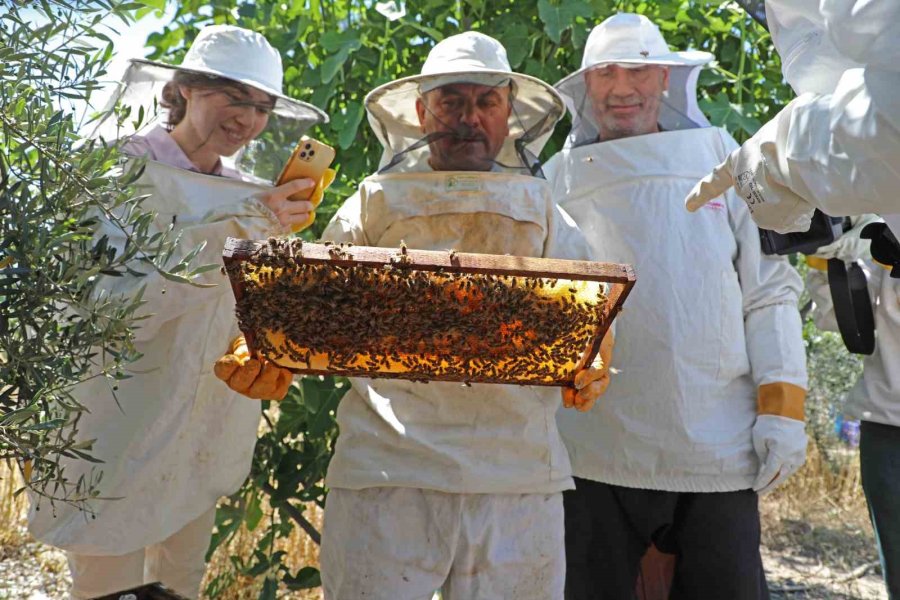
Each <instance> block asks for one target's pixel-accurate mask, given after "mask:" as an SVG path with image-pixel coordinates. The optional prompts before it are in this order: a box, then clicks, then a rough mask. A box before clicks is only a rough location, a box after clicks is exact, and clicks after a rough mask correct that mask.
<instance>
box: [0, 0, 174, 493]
mask: <svg viewBox="0 0 900 600" xmlns="http://www.w3.org/2000/svg"><path fill="white" fill-rule="evenodd" d="M103 19H109V20H115V22H116V23H118V24H123V25H124V24H127V23H128V22H129V21H130V12H129V8H128V7H127V6H126V5H122V4H121V3H111V2H99V1H98V2H94V3H91V4H90V5H86V6H79V7H78V8H77V9H75V8H73V7H71V6H70V5H69V4H68V3H66V2H62V1H46V2H42V3H40V4H35V5H34V6H32V7H30V8H27V9H26V8H20V7H18V6H17V5H15V4H13V5H10V6H8V7H7V8H6V9H5V10H4V11H3V12H2V13H0V81H2V83H0V211H2V214H3V221H2V224H0V231H2V237H0V312H2V318H0V459H14V460H16V461H18V462H19V464H20V465H21V466H22V467H23V470H24V471H25V472H26V478H27V479H29V482H28V484H27V487H28V488H30V489H31V491H32V492H33V493H34V495H35V496H36V497H37V498H39V499H40V498H46V499H47V500H49V501H50V502H51V503H53V502H55V501H64V502H72V503H75V504H77V505H79V506H81V507H83V508H86V509H88V510H89V509H90V504H89V501H90V500H91V499H93V498H96V497H97V495H98V492H97V489H96V484H97V483H98V481H99V478H100V476H101V470H102V466H98V467H97V469H95V471H94V472H93V474H92V475H90V476H89V477H79V478H78V479H77V480H75V481H71V480H69V479H68V478H67V477H66V474H65V472H64V468H63V467H62V466H61V464H60V458H61V457H69V458H76V459H77V458H81V459H83V460H87V461H92V462H97V461H96V459H94V458H93V457H92V456H91V446H92V442H93V440H80V439H78V436H77V433H78V422H79V419H80V416H81V414H82V412H83V411H84V407H83V406H82V405H81V404H80V403H79V402H78V400H77V399H76V397H75V395H73V386H74V385H75V384H77V383H78V382H81V381H84V380H85V379H88V378H92V377H103V378H105V379H107V380H108V383H109V386H110V387H111V388H112V389H116V386H117V382H118V381H120V380H122V379H125V378H127V377H129V375H128V372H127V368H126V367H127V365H128V363H129V362H131V361H133V360H135V359H137V358H138V357H139V354H138V353H137V352H136V351H135V348H134V345H133V337H134V336H133V325H134V324H135V321H136V319H137V317H138V312H139V308H140V305H141V299H140V296H137V297H132V298H122V297H119V298H116V297H110V296H109V295H108V294H102V293H100V286H99V283H100V281H101V279H103V278H104V277H121V276H122V275H125V274H127V273H131V274H134V272H133V270H132V269H131V266H132V265H134V264H135V261H139V262H142V263H147V264H149V265H151V266H152V267H154V268H158V266H159V265H160V264H162V262H163V261H165V260H167V259H168V258H170V255H171V250H172V244H171V241H170V240H169V239H168V236H167V235H166V234H165V233H151V231H150V223H151V221H152V215H149V214H146V213H144V212H142V211H141V208H140V206H141V198H140V197H136V196H135V195H134V194H133V193H132V191H131V189H130V184H131V183H133V182H134V180H135V179H136V178H137V177H138V176H139V174H140V165H138V164H134V165H132V166H126V165H124V164H123V161H122V160H121V158H120V155H119V152H118V149H117V147H116V145H115V144H109V145H107V144H104V143H101V142H95V141H90V140H85V139H83V138H82V136H81V135H80V134H79V131H78V129H79V126H80V123H79V120H78V119H79V117H78V115H79V114H80V113H81V112H83V110H84V109H83V108H79V107H83V106H84V105H86V104H88V103H89V102H90V100H91V98H92V95H93V94H94V92H95V91H96V89H97V82H98V79H99V78H101V77H102V76H103V75H104V74H105V67H106V64H107V63H108V62H109V59H110V57H111V56H112V53H113V47H112V42H111V41H110V38H109V37H108V36H107V35H106V33H104V30H105V28H106V27H107V24H105V22H104V21H103ZM127 117H128V115H126V114H120V115H118V118H127ZM101 219H104V220H107V221H109V222H110V223H111V224H112V226H113V227H118V228H119V229H120V230H121V231H122V232H123V233H124V235H125V236H126V237H127V239H128V241H129V245H128V247H127V248H126V249H124V250H122V251H120V250H117V249H116V248H113V247H112V246H111V244H110V243H109V240H108V238H107V237H105V236H103V237H97V236H96V235H95V232H96V231H97V226H98V224H99V222H100V220H101ZM176 272H177V273H178V274H177V275H176V274H175V273H176ZM165 274H166V275H167V276H170V277H173V278H177V279H190V278H191V276H192V272H191V271H190V270H188V269H187V268H186V263H182V264H178V265H175V267H172V269H171V272H165ZM28 475H30V478H29V477H27V476H28ZM23 490H24V488H23ZM23 490H19V492H21V491H23Z"/></svg>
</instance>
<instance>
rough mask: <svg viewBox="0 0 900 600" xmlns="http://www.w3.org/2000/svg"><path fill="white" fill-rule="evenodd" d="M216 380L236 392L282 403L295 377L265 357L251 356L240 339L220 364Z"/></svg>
mask: <svg viewBox="0 0 900 600" xmlns="http://www.w3.org/2000/svg"><path fill="white" fill-rule="evenodd" d="M213 370H214V372H215V374H216V377H218V378H219V379H221V380H222V381H224V382H225V383H226V384H228V387H230V388H231V389H233V390H234V391H236V392H238V393H240V394H243V395H244V396H247V397H248V398H253V399H255V400H282V399H283V398H284V397H285V396H286V395H287V392H288V389H290V387H291V383H292V382H293V380H294V374H293V373H291V371H290V370H289V369H284V368H282V367H279V366H278V365H276V364H275V363H273V362H271V361H269V360H266V359H265V358H263V357H262V356H255V357H251V356H250V350H249V349H248V348H247V341H246V340H245V339H244V336H242V335H240V336H238V337H236V338H235V339H234V340H233V341H232V342H231V345H230V346H229V349H228V352H226V353H225V355H224V356H222V357H221V358H220V359H219V360H217V361H216V364H215V367H214V369H213Z"/></svg>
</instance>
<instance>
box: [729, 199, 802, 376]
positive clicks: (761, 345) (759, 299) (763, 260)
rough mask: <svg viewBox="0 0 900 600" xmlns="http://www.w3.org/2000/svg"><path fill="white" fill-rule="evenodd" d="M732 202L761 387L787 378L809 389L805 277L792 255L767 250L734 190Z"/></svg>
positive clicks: (747, 324) (752, 355)
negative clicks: (802, 316) (802, 299)
mask: <svg viewBox="0 0 900 600" xmlns="http://www.w3.org/2000/svg"><path fill="white" fill-rule="evenodd" d="M728 208H729V213H730V215H731V219H732V228H733V230H734V235H735V238H736V241H737V245H738V251H737V258H736V259H735V262H734V267H735V270H736V271H737V274H738V278H739V280H740V284H741V292H742V295H743V304H744V306H743V308H744V332H745V337H746V341H747V355H748V357H749V359H750V368H751V375H752V377H753V381H754V383H755V384H756V385H757V387H760V386H764V385H767V384H780V383H787V384H791V385H794V386H797V387H798V388H803V389H804V390H805V389H806V387H807V376H806V350H805V348H804V344H803V326H802V323H801V319H800V313H799V310H798V308H797V305H798V302H799V297H800V292H801V290H802V287H803V282H802V280H801V278H800V275H799V274H798V273H797V272H796V271H795V270H794V268H793V267H792V266H791V264H790V263H789V262H788V260H787V259H786V258H784V257H781V256H768V255H765V254H763V253H762V249H761V245H760V239H759V229H758V228H757V227H756V225H755V224H754V223H753V221H752V219H751V218H750V213H749V211H748V210H747V207H746V206H745V205H744V203H743V201H741V200H740V199H739V198H737V197H736V195H735V194H734V193H733V192H729V194H728Z"/></svg>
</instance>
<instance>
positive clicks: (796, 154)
mask: <svg viewBox="0 0 900 600" xmlns="http://www.w3.org/2000/svg"><path fill="white" fill-rule="evenodd" d="M776 119H786V120H787V122H786V123H784V122H782V123H781V127H779V130H781V131H787V135H786V136H784V137H780V136H779V138H777V139H775V140H774V143H775V145H776V146H777V148H776V149H775V154H776V155H777V156H778V157H779V160H778V161H777V162H778V165H779V170H780V171H781V172H780V173H779V175H780V179H781V180H782V182H783V183H784V185H785V186H786V187H788V188H790V189H791V190H793V191H794V192H796V193H797V194H798V195H800V196H801V197H803V198H804V199H806V200H807V201H809V202H810V203H811V204H812V205H813V206H815V207H817V208H820V209H821V210H823V211H824V212H826V213H828V214H831V215H848V214H849V215H853V214H862V213H885V214H890V213H896V212H900V198H898V196H897V190H898V189H900V166H898V162H897V159H898V157H900V73H898V72H889V71H877V70H873V69H852V70H850V71H847V72H846V73H844V76H843V77H842V78H841V80H840V83H839V84H838V87H837V89H836V90H835V91H834V93H833V94H830V95H825V96H814V95H811V94H806V95H803V96H801V97H799V98H797V99H795V100H794V101H793V102H791V104H790V105H788V107H787V108H786V109H785V110H784V111H782V113H779V115H777V116H776Z"/></svg>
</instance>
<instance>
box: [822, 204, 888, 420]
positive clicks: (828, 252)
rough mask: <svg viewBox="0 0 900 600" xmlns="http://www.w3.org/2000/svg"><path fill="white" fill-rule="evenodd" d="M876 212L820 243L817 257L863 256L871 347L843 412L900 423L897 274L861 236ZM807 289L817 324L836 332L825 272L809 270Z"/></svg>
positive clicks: (855, 258) (854, 415)
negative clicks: (872, 325) (871, 325)
mask: <svg viewBox="0 0 900 600" xmlns="http://www.w3.org/2000/svg"><path fill="white" fill-rule="evenodd" d="M877 221H878V219H877V218H876V217H875V216H874V215H864V216H862V217H858V218H854V227H853V229H852V230H851V231H848V232H847V233H845V234H844V235H843V236H842V237H841V238H840V239H839V240H837V241H836V242H834V243H833V244H830V245H829V246H826V247H824V248H819V250H818V251H817V252H816V256H817V257H821V258H825V259H830V258H839V259H841V260H843V261H857V260H859V261H863V268H864V269H865V270H866V273H867V275H868V278H867V279H868V283H869V297H870V298H871V299H872V311H873V314H874V316H875V351H874V352H873V353H872V354H871V355H870V356H866V357H864V358H863V375H862V377H861V378H860V379H859V381H857V382H856V385H854V386H853V389H851V391H850V393H849V395H848V399H847V405H846V407H845V409H844V412H845V413H846V414H847V416H848V417H850V418H854V419H863V420H865V421H872V422H875V423H882V424H885V425H895V426H900V279H893V278H891V277H890V276H889V274H888V271H887V270H886V269H884V268H883V267H881V266H879V265H878V264H877V263H875V262H874V261H872V257H871V255H870V254H869V241H868V240H864V239H860V238H859V231H860V230H862V228H863V227H865V225H867V224H869V223H872V222H877ZM807 289H808V290H809V294H810V297H811V299H812V300H813V301H814V302H815V310H814V311H813V313H812V314H813V317H814V318H815V323H816V326H817V327H819V328H820V329H825V330H829V331H837V330H838V324H837V320H836V317H835V315H834V303H833V302H832V299H831V291H830V289H829V287H828V277H827V275H826V273H824V272H822V271H818V270H816V269H810V270H809V275H808V276H807Z"/></svg>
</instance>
